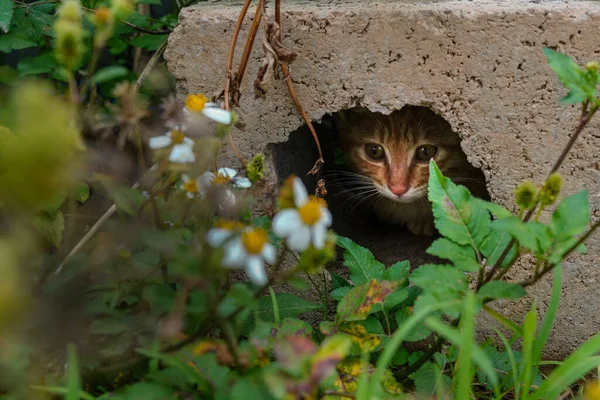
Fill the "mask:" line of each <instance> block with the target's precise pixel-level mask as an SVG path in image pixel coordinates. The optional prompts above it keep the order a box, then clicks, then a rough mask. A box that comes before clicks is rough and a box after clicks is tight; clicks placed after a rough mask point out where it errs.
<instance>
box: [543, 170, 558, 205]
mask: <svg viewBox="0 0 600 400" xmlns="http://www.w3.org/2000/svg"><path fill="white" fill-rule="evenodd" d="M562 183H563V180H562V177H561V176H560V174H558V173H557V172H555V173H553V174H552V175H550V176H549V177H548V179H546V182H544V185H543V186H542V189H541V190H540V204H541V205H542V206H548V205H550V204H553V203H554V202H555V201H556V198H557V197H558V195H559V194H560V190H561V189H562Z"/></svg>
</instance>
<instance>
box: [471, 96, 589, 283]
mask: <svg viewBox="0 0 600 400" xmlns="http://www.w3.org/2000/svg"><path fill="white" fill-rule="evenodd" d="M588 107H589V102H588V101H586V102H584V103H583V106H582V108H581V116H580V117H579V124H578V125H577V128H576V129H575V132H573V135H572V136H571V139H569V141H568V142H567V144H566V145H565V147H564V148H563V151H562V152H561V154H560V156H559V157H558V159H557V160H556V162H555V163H554V165H553V166H552V169H551V170H550V172H549V173H548V177H549V176H550V175H552V174H553V173H555V172H556V171H558V169H559V168H560V166H561V165H562V163H563V161H564V160H565V158H566V157H567V155H568V154H569V151H570V150H571V148H572V147H573V145H574V144H575V142H576V141H577V138H579V135H580V134H581V132H582V131H583V129H584V128H585V127H586V125H587V124H588V123H589V122H590V120H591V119H592V117H593V116H594V114H595V113H596V110H597V109H598V106H596V105H593V106H592V107H591V109H590V110H589V111H588ZM537 205H538V203H536V204H535V206H534V207H533V208H531V209H530V210H529V211H528V212H527V214H526V215H525V218H523V221H524V222H527V221H529V220H530V219H531V217H532V215H533V213H534V212H535V208H536V207H537ZM514 244H515V240H514V239H512V240H511V241H510V242H509V243H508V245H507V246H506V247H505V248H504V251H503V252H502V254H501V255H500V257H499V258H498V261H496V263H495V264H494V266H493V267H492V269H491V270H490V271H489V272H488V273H487V275H486V277H485V279H484V281H483V283H487V282H489V281H491V280H492V279H494V275H496V273H497V271H498V269H499V268H500V266H501V265H502V262H504V259H505V258H506V256H507V255H508V253H509V252H510V250H511V249H512V247H513V246H514ZM509 268H510V266H508V267H507V268H505V270H504V271H501V272H500V274H501V275H500V274H498V276H497V277H495V279H499V278H500V277H501V276H504V275H506V272H507V271H506V270H508V269H509Z"/></svg>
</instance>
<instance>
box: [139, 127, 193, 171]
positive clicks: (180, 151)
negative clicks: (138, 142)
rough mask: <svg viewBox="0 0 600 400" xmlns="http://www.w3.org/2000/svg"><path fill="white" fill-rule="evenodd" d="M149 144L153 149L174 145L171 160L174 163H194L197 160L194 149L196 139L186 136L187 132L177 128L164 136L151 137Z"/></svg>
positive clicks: (170, 155)
mask: <svg viewBox="0 0 600 400" xmlns="http://www.w3.org/2000/svg"><path fill="white" fill-rule="evenodd" d="M148 146H150V148H151V149H153V150H155V149H162V148H164V147H168V146H172V147H171V152H170V153H169V161H171V162H174V163H193V162H194V161H196V157H195V156H194V151H193V150H192V147H193V146H194V141H193V140H192V139H190V138H188V137H185V133H183V132H182V131H179V130H176V129H172V130H170V131H169V132H167V133H166V134H164V135H162V136H156V137H153V138H150V142H149V143H148Z"/></svg>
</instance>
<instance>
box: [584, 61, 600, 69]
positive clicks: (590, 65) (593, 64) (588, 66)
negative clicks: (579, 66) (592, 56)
mask: <svg viewBox="0 0 600 400" xmlns="http://www.w3.org/2000/svg"><path fill="white" fill-rule="evenodd" d="M585 68H586V69H587V70H588V71H593V72H598V61H590V62H589V63H587V64H586V65H585Z"/></svg>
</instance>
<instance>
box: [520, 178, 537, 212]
mask: <svg viewBox="0 0 600 400" xmlns="http://www.w3.org/2000/svg"><path fill="white" fill-rule="evenodd" d="M537 198H538V188H537V186H535V185H534V184H533V183H532V182H529V181H526V182H523V183H521V184H520V185H519V186H518V187H517V189H515V203H517V205H518V206H519V208H521V209H522V210H529V209H531V208H533V207H534V206H535V203H536V201H537Z"/></svg>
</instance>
